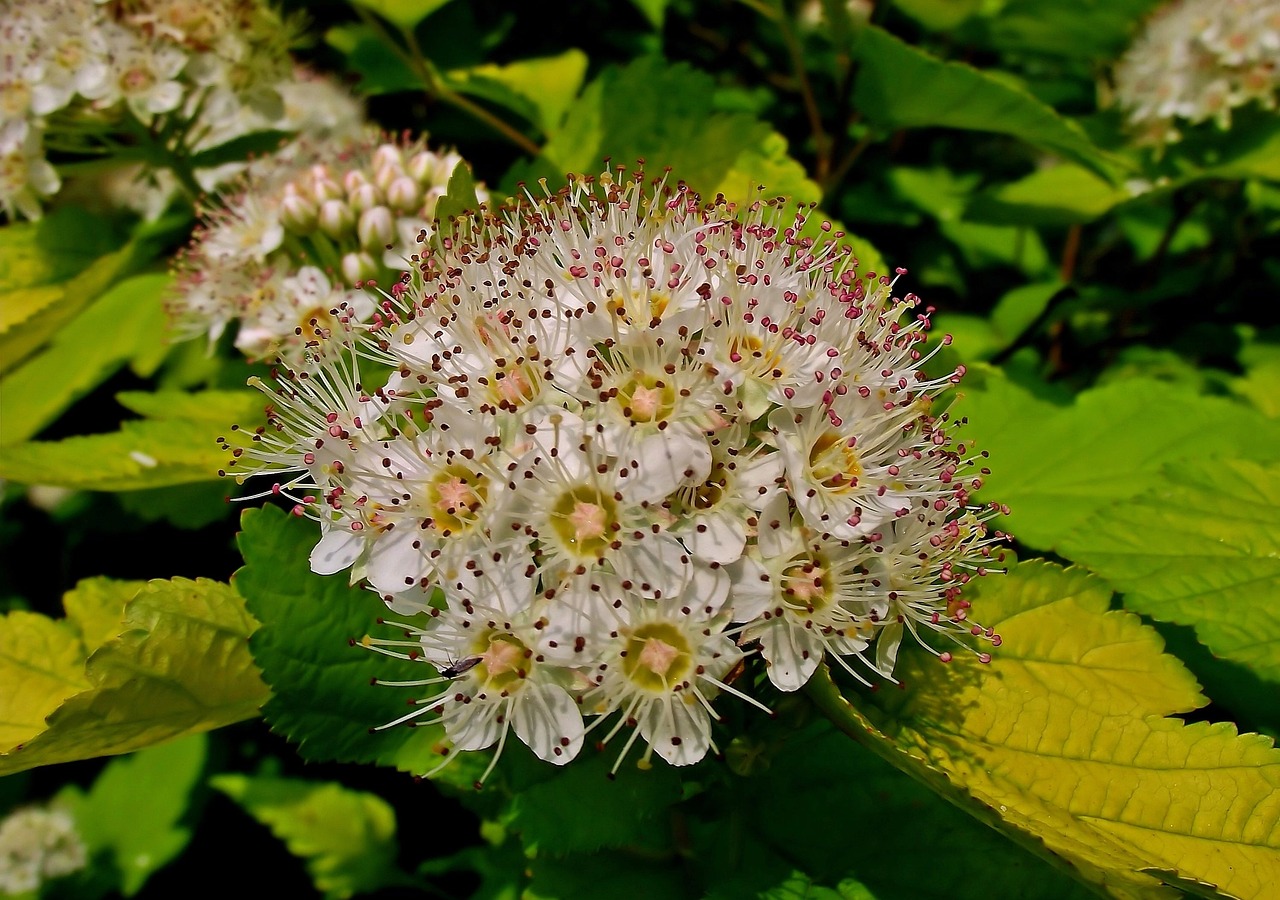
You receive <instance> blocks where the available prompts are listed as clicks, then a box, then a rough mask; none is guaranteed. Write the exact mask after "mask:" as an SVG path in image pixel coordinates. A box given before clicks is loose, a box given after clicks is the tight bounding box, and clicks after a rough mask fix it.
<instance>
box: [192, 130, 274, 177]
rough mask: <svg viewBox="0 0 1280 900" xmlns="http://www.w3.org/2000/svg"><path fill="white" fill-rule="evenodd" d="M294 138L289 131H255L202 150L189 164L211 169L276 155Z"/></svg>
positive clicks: (195, 167) (197, 167) (194, 166)
mask: <svg viewBox="0 0 1280 900" xmlns="http://www.w3.org/2000/svg"><path fill="white" fill-rule="evenodd" d="M292 137H294V134H293V133H292V132H289V131H255V132H253V133H252V134H242V135H240V136H239V137H235V138H232V139H231V140H229V141H227V142H226V143H223V144H219V145H218V146H216V147H210V148H209V149H208V150H201V151H200V152H199V153H197V154H195V155H193V156H192V157H191V159H189V160H188V161H187V164H188V165H189V166H191V168H193V169H211V168H213V167H214V166H224V165H226V164H227V163H235V162H244V161H245V160H246V159H252V158H253V157H255V156H261V155H262V154H264V153H274V152H275V151H276V150H279V149H280V145H281V144H282V143H284V142H285V141H287V140H289V139H290V138H292Z"/></svg>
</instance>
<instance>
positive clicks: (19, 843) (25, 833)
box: [0, 806, 86, 894]
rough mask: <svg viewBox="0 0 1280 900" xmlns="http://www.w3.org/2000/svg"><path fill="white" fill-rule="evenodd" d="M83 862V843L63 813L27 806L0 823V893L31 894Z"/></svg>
mask: <svg viewBox="0 0 1280 900" xmlns="http://www.w3.org/2000/svg"><path fill="white" fill-rule="evenodd" d="M85 862H86V856H85V848H84V842H83V841H81V839H80V835H79V833H78V832H77V831H76V824H75V820H74V819H72V818H71V814H70V813H68V812H67V811H66V810H63V809H57V808H56V807H55V808H48V809H46V808H42V807H38V806H29V807H26V808H25V809H19V810H17V811H15V812H12V813H10V814H9V815H8V816H6V817H5V819H4V821H3V822H0V893H5V894H26V893H31V892H34V891H36V890H38V889H39V888H40V885H41V884H43V883H44V882H45V881H47V880H49V879H51V878H60V877H62V876H63V875H70V874H71V873H72V872H75V871H77V870H78V869H83V868H84V866H85Z"/></svg>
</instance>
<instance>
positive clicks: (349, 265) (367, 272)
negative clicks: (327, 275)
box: [342, 250, 378, 284]
mask: <svg viewBox="0 0 1280 900" xmlns="http://www.w3.org/2000/svg"><path fill="white" fill-rule="evenodd" d="M377 275H378V264H377V262H375V261H374V259H373V257H372V256H370V255H369V254H368V253H365V252H364V251H363V250H361V251H360V252H359V253H346V254H344V255H343V257H342V277H343V278H344V279H346V281H347V283H348V284H355V283H356V282H357V281H364V280H366V279H369V278H375V277H377Z"/></svg>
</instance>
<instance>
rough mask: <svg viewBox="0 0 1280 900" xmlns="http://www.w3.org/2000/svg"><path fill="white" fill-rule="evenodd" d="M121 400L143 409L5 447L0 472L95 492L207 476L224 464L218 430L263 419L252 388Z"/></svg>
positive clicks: (165, 393)
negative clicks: (99, 429)
mask: <svg viewBox="0 0 1280 900" xmlns="http://www.w3.org/2000/svg"><path fill="white" fill-rule="evenodd" d="M118 399H119V400H120V402H121V404H122V405H123V406H125V407H128V408H130V409H132V410H133V411H134V412H140V413H142V414H143V415H146V416H148V418H146V419H139V420H129V421H126V422H124V423H122V424H121V426H120V430H119V431H115V432H110V433H107V434H95V435H88V436H85V437H72V438H65V439H63V440H61V441H29V442H26V443H22V444H15V445H13V446H10V447H6V448H5V450H4V454H3V455H0V478H5V479H8V480H10V481H17V482H22V483H25V484H50V485H58V486H60V487H68V488H80V489H87V490H95V491H128V490H140V489H145V488H156V487H164V486H168V485H175V484H189V483H192V482H197V481H209V480H212V479H216V478H217V477H218V471H219V469H221V468H223V467H225V466H226V465H227V461H228V456H227V454H226V453H225V452H224V451H222V450H221V449H219V446H218V444H217V441H216V439H217V437H218V436H219V435H222V434H224V433H225V432H226V430H227V424H228V423H230V422H237V423H240V424H241V425H252V424H255V423H256V422H257V421H258V420H259V419H260V418H262V405H263V404H262V395H261V394H260V393H258V392H257V391H252V390H248V389H246V390H241V391H203V392H201V393H196V394H187V393H183V392H180V391H161V392H159V393H156V394H143V393H140V392H130V393H126V394H121V395H120V396H119V398H118Z"/></svg>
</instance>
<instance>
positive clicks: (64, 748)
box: [0, 579, 267, 775]
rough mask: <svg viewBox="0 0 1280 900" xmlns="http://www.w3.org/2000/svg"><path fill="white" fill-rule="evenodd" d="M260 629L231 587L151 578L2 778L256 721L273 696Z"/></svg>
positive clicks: (7, 758) (2, 765)
mask: <svg viewBox="0 0 1280 900" xmlns="http://www.w3.org/2000/svg"><path fill="white" fill-rule="evenodd" d="M46 621H47V620H46ZM54 624H57V623H54ZM254 627H255V623H254V621H253V619H252V618H251V617H250V616H249V614H248V613H246V612H245V609H244V601H243V600H241V599H240V598H239V596H237V595H236V593H235V592H234V591H233V590H232V589H231V588H230V587H228V586H227V585H225V584H221V583H219V582H214V581H206V580H204V579H201V580H197V581H188V580H186V579H173V580H172V581H153V582H150V583H148V584H147V585H146V586H145V587H143V589H142V590H141V591H140V592H138V593H137V596H135V597H134V598H133V599H132V600H130V601H129V603H128V605H127V606H126V607H125V611H124V618H123V622H122V623H121V625H120V631H119V633H118V635H117V636H116V637H114V638H112V639H111V640H109V641H106V642H105V643H103V644H102V645H101V646H100V647H98V649H97V650H96V651H94V653H93V654H92V655H91V656H89V658H88V661H87V662H86V663H85V665H84V666H83V669H82V670H81V671H82V674H81V676H80V677H81V679H82V680H81V681H80V682H78V683H76V684H75V685H74V687H75V688H76V690H74V691H73V690H69V689H68V690H66V692H65V693H64V694H63V695H62V697H60V698H58V699H59V702H58V703H57V704H54V705H53V708H51V709H49V710H48V712H47V713H45V715H47V716H48V718H47V727H46V728H44V729H43V730H41V731H40V732H39V733H38V734H35V735H34V736H33V737H31V738H30V739H29V740H28V739H20V740H21V741H22V746H21V748H15V749H13V750H11V751H10V752H8V753H5V754H0V775H5V774H9V773H11V772H18V771H22V770H23V769H30V768H33V767H35V766H43V765H50V764H52V763H58V762H67V761H70V760H77V759H91V758H93V757H97V756H108V755H112V754H117V753H127V752H129V751H131V750H137V749H139V748H142V747H147V746H150V745H152V744H156V743H159V742H160V741H164V740H168V739H169V738H174V737H178V736H180V735H184V734H191V733H195V732H200V731H207V730H209V729H211V728H217V727H220V726H222V725H229V724H231V723H232V722H238V721H240V720H242V719H246V718H251V717H252V716H254V715H256V714H257V711H258V708H259V707H260V706H261V705H262V703H263V702H264V701H265V700H266V698H267V691H266V688H265V687H264V686H263V684H262V681H261V679H260V678H259V676H258V671H257V668H256V667H255V666H254V664H253V660H252V658H251V657H250V655H249V647H248V637H249V635H250V633H251V632H252V631H253V629H254ZM46 630H47V626H46ZM81 646H82V645H80V644H79V642H78V641H77V647H81ZM68 656H69V651H67V650H65V649H63V650H62V657H60V658H59V662H60V663H61V664H67V665H68V666H69V660H68V659H66V657H68ZM72 671H74V669H72ZM25 692H26V691H25V688H24V691H23V694H24V695H25ZM46 694H47V692H46ZM47 695H48V697H49V698H51V697H52V695H51V694H47ZM45 705H46V706H48V704H47V703H46V704H45ZM28 718H29V716H28ZM9 746H13V745H12V743H10V744H9Z"/></svg>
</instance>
